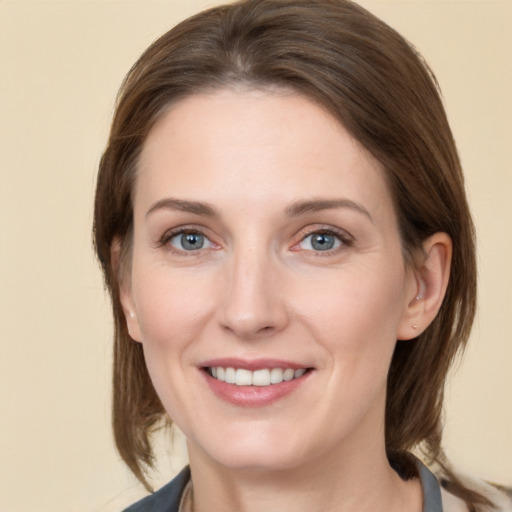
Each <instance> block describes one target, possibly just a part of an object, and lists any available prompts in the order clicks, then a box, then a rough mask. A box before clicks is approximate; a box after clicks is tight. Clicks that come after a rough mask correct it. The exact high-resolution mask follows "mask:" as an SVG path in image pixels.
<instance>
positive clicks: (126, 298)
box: [110, 239, 142, 342]
mask: <svg viewBox="0 0 512 512" xmlns="http://www.w3.org/2000/svg"><path fill="white" fill-rule="evenodd" d="M124 258H126V256H124V257H123V254H122V245H121V241H120V240H119V239H115V240H114V242H113V243H112V246H111V247H110V261H111V263H112V270H113V272H114V273H115V275H116V276H117V286H118V287H119V300H120V301H121V306H122V308H123V313H124V318H125V321H126V327H127V329H128V333H129V335H130V338H132V339H133V340H135V341H138V342H140V341H141V340H142V337H141V334H140V326H139V321H138V319H137V311H136V307H135V301H134V300H133V294H132V286H131V276H130V269H129V265H128V264H127V262H126V261H123V260H124Z"/></svg>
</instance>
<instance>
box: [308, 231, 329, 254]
mask: <svg viewBox="0 0 512 512" xmlns="http://www.w3.org/2000/svg"><path fill="white" fill-rule="evenodd" d="M311 245H312V246H313V249H315V250H317V251H325V250H328V249H332V248H333V246H334V237H333V236H332V235H327V234H325V233H317V234H315V235H313V240H312V241H311Z"/></svg>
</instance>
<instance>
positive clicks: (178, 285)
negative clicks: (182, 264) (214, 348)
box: [133, 265, 212, 350]
mask: <svg viewBox="0 0 512 512" xmlns="http://www.w3.org/2000/svg"><path fill="white" fill-rule="evenodd" d="M133 283H134V285H133V295H134V301H135V307H136V310H137V317H138V321H139V326H140V330H141V334H142V341H143V343H144V344H145V345H148V346H152V347H155V348H156V347H158V348H159V349H164V348H168V349H171V350H172V349H173V348H176V346H178V345H183V344H186V343H187V340H188V339H190V338H192V337H193V336H194V334H195V332H196V330H197V328H198V325H199V324H200V323H201V322H203V321H204V319H205V318H206V317H207V316H208V314H209V311H210V309H211V306H212V291H211V288H212V284H211V283H210V282H209V281H208V280H206V279H204V277H201V276H199V275H192V274H190V273H187V272H185V273H183V272H176V271H173V270H172V269H169V268H168V267H166V266H153V267H150V266H144V265H140V270H139V268H138V266H137V265H134V276H133Z"/></svg>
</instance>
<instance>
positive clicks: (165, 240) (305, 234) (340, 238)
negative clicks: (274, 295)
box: [158, 226, 354, 256]
mask: <svg viewBox="0 0 512 512" xmlns="http://www.w3.org/2000/svg"><path fill="white" fill-rule="evenodd" d="M185 234H190V235H199V236H202V237H204V239H205V240H207V241H208V243H209V244H212V245H213V246H214V248H218V247H220V246H218V244H215V243H214V242H212V241H211V240H210V238H209V237H208V236H206V235H205V234H204V232H203V231H202V230H201V229H195V228H178V229H175V230H172V231H167V232H165V233H164V235H163V236H162V238H161V239H160V240H159V242H158V246H159V247H165V248H166V249H167V250H168V251H170V252H173V253H175V254H178V255H182V256H197V255H199V254H200V253H201V252H202V249H203V247H200V248H199V249H196V250H188V251H187V250H184V249H178V248H176V247H174V246H173V245H171V243H170V242H171V240H172V239H174V238H176V237H178V236H181V235H185ZM313 235H325V236H332V237H334V238H335V239H336V241H337V242H339V245H338V246H337V247H334V248H329V249H327V250H325V251H318V250H314V249H311V250H308V249H306V250H305V251H307V252H311V253H314V254H315V255H318V256H328V255H332V254H334V253H337V252H338V251H340V250H343V248H344V247H345V248H346V247H350V246H351V245H353V243H354V240H353V238H352V237H351V236H350V235H349V234H348V233H347V232H346V231H343V230H341V229H337V228H334V227H331V226H329V227H328V228H324V227H319V228H315V229H311V228H307V229H304V230H303V231H302V232H301V233H299V236H300V240H299V242H298V243H296V244H294V245H293V246H292V247H291V250H292V251H297V252H298V251H300V250H301V249H300V247H299V246H300V245H301V244H302V243H304V242H305V241H306V240H307V239H308V238H309V237H312V236H313ZM335 243H336V242H335Z"/></svg>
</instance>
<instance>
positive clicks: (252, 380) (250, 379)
mask: <svg viewBox="0 0 512 512" xmlns="http://www.w3.org/2000/svg"><path fill="white" fill-rule="evenodd" d="M311 370H312V369H311V368H297V369H294V368H261V369H258V370H254V371H251V370H248V369H246V368H234V367H231V366H228V367H224V366H207V367H204V371H205V372H206V373H207V374H208V375H209V376H210V377H212V378H213V379H215V380H218V381H220V382H225V383H226V384H234V385H236V386H258V387H265V386H273V385H276V384H281V383H283V382H289V381H292V380H296V379H299V378H300V377H302V376H303V375H305V374H306V373H308V372H309V371H311Z"/></svg>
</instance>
